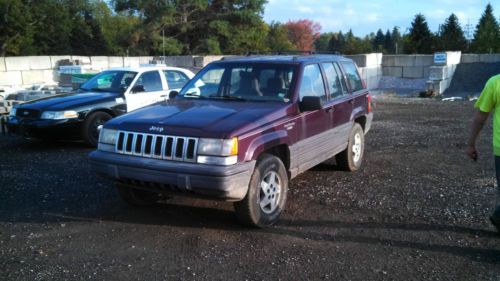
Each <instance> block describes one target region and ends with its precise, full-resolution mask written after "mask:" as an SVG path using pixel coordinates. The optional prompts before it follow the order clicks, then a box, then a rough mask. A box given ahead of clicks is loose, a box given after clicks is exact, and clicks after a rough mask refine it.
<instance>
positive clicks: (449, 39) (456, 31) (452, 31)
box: [439, 14, 467, 52]
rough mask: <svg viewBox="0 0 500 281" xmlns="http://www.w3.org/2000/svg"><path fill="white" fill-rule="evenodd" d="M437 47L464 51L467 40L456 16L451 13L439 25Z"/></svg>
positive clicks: (444, 49)
mask: <svg viewBox="0 0 500 281" xmlns="http://www.w3.org/2000/svg"><path fill="white" fill-rule="evenodd" d="M439 47H440V48H441V50H443V51H462V52H463V51H465V50H466V49H467V40H466V39H465V35H464V31H463V30H462V28H461V27H460V23H459V21H458V18H457V16H455V14H451V15H450V16H449V17H448V18H447V19H446V20H445V22H444V24H443V25H441V27H440V31H439Z"/></svg>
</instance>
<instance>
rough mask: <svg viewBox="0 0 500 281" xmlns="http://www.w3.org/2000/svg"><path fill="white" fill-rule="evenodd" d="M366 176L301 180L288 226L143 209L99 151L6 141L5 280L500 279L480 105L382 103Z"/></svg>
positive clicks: (219, 207) (0, 179) (217, 211)
mask: <svg viewBox="0 0 500 281" xmlns="http://www.w3.org/2000/svg"><path fill="white" fill-rule="evenodd" d="M375 114H376V116H375V121H374V124H373V129H372V131H371V132H370V133H369V134H368V135H367V137H366V141H367V143H366V153H365V157H366V158H365V162H364V166H363V168H362V169H361V170H360V171H358V172H356V173H347V172H341V171H338V170H337V169H336V168H335V165H334V163H326V164H322V165H319V166H317V167H315V168H313V169H312V170H310V171H308V172H306V173H304V174H302V175H300V176H299V177H297V178H296V179H294V180H293V181H292V182H291V185H290V193H289V201H288V205H287V210H286V211H285V213H284V215H283V217H282V219H281V221H280V222H279V223H278V224H277V225H275V226H273V227H270V228H268V229H262V230H259V229H250V228H245V227H242V226H240V225H239V224H238V223H237V220H236V218H235V216H234V214H233V212H232V205H231V204H230V203H225V202H211V201H204V200H198V199H189V198H174V199H172V200H170V201H168V202H164V203H160V204H157V205H156V206H154V207H150V208H144V209H135V208H131V207H128V206H126V205H125V204H124V203H122V202H121V201H120V200H119V198H118V196H117V194H116V193H115V191H114V189H113V188H112V186H111V183H110V182H107V181H104V180H101V179H98V178H97V177H96V176H95V175H94V174H93V173H92V172H91V171H90V169H89V164H88V162H87V154H88V153H89V152H90V149H88V148H86V147H85V146H83V145H81V144H77V143H76V144H75V143H44V142H30V141H25V140H19V139H16V138H12V137H0V159H1V160H2V161H1V162H0V188H1V196H0V279H1V280H335V279H336V280H339V279H340V280H500V236H498V234H497V233H496V232H495V231H494V229H493V227H492V226H491V225H490V224H489V222H488V220H487V218H488V215H489V214H490V212H491V211H492V208H493V205H494V200H495V199H494V198H495V187H494V185H495V181H494V177H493V161H492V157H490V155H491V147H490V145H491V141H490V138H491V134H490V133H489V131H490V130H491V128H489V127H488V128H486V132H487V133H485V134H484V135H483V137H482V138H481V141H480V146H479V149H480V152H481V155H480V161H479V162H478V163H473V162H471V161H468V160H467V159H466V157H465V156H464V152H463V151H464V149H465V147H464V143H465V139H466V136H467V128H468V125H469V119H470V116H471V114H472V103H470V102H446V103H445V102H439V101H436V100H415V99H387V98H386V99H380V100H378V104H377V107H376V112H375Z"/></svg>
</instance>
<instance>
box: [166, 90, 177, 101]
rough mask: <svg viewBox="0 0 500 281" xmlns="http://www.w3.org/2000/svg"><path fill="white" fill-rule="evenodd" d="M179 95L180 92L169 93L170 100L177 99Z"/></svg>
mask: <svg viewBox="0 0 500 281" xmlns="http://www.w3.org/2000/svg"><path fill="white" fill-rule="evenodd" d="M178 94H179V92H177V91H170V93H168V98H169V99H173V98H175V97H176V96H177V95H178Z"/></svg>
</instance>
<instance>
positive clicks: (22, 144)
mask: <svg viewBox="0 0 500 281" xmlns="http://www.w3.org/2000/svg"><path fill="white" fill-rule="evenodd" d="M0 144H2V145H3V146H4V147H5V148H8V149H16V150H17V151H16V153H20V154H26V153H32V152H33V151H35V152H50V151H53V150H61V149H77V150H79V149H89V150H90V149H94V148H92V147H91V146H89V145H88V144H86V143H84V142H82V141H62V140H35V139H23V138H21V137H15V136H0Z"/></svg>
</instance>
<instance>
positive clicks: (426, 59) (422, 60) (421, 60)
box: [415, 55, 434, 66]
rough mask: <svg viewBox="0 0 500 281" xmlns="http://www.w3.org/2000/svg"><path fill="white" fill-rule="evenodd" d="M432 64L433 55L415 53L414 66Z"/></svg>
mask: <svg viewBox="0 0 500 281" xmlns="http://www.w3.org/2000/svg"><path fill="white" fill-rule="evenodd" d="M433 64H434V55H415V66H431V65H433Z"/></svg>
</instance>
